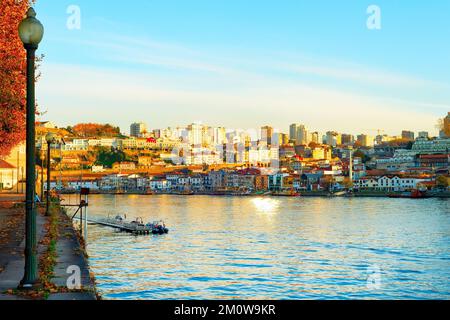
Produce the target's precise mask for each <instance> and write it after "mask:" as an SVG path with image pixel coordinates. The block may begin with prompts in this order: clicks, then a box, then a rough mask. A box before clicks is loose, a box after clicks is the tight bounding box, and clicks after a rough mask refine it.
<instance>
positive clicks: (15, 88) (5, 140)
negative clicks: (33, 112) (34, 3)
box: [0, 0, 30, 156]
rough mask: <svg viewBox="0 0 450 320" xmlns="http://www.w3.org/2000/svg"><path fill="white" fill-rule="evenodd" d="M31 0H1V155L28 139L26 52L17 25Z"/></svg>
mask: <svg viewBox="0 0 450 320" xmlns="http://www.w3.org/2000/svg"><path fill="white" fill-rule="evenodd" d="M29 4H30V3H29V1H26V0H23V1H17V0H1V1H0V156H1V155H7V154H8V153H9V152H10V150H11V149H12V148H13V147H14V146H15V145H16V144H18V143H19V142H20V141H23V140H24V139H25V122H26V117H25V112H26V110H25V108H26V52H25V49H24V47H23V44H22V42H21V41H20V38H19V33H18V26H19V23H20V21H22V19H23V18H24V16H25V13H26V11H27V8H28V6H29Z"/></svg>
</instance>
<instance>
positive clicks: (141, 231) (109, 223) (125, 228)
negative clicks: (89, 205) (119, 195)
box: [76, 218, 153, 235]
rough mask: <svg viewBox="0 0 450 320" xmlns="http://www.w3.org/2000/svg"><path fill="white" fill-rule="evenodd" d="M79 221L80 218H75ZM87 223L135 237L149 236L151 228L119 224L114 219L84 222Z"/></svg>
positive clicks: (90, 219)
mask: <svg viewBox="0 0 450 320" xmlns="http://www.w3.org/2000/svg"><path fill="white" fill-rule="evenodd" d="M76 219H77V220H80V218H76ZM86 221H87V222H88V223H91V224H97V225H100V226H104V227H111V228H114V229H118V230H120V231H122V232H128V233H133V234H135V235H149V234H152V231H153V228H152V227H150V226H143V225H139V224H137V223H127V222H123V223H119V222H118V221H117V220H115V219H92V218H89V219H87V220H86Z"/></svg>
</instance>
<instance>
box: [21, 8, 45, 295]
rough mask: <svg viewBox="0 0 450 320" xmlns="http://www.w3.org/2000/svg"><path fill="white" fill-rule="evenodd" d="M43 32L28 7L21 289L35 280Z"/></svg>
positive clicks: (24, 28)
mask: <svg viewBox="0 0 450 320" xmlns="http://www.w3.org/2000/svg"><path fill="white" fill-rule="evenodd" d="M43 36H44V27H43V26H42V24H41V23H40V22H39V20H37V19H36V12H35V11H34V9H33V8H29V9H28V11H27V14H26V18H25V19H23V20H22V22H21V23H20V25H19V37H20V40H22V42H23V45H24V47H25V49H26V51H27V111H26V114H27V115H26V117H27V118H26V122H27V124H26V135H27V147H26V149H27V151H26V157H27V161H26V166H27V167H26V170H27V172H26V179H27V183H26V209H25V213H26V227H25V274H24V277H23V279H22V281H21V287H22V288H24V289H30V288H33V287H34V286H35V285H36V283H37V281H38V270H37V252H36V251H37V247H36V198H35V195H36V158H35V156H36V154H35V153H36V150H35V148H36V141H35V113H36V101H35V96H34V95H35V91H34V89H35V88H34V81H35V73H34V60H35V54H36V50H37V48H38V45H39V43H40V42H41V40H42V37H43Z"/></svg>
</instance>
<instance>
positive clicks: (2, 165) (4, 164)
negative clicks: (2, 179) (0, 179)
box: [0, 159, 16, 169]
mask: <svg viewBox="0 0 450 320" xmlns="http://www.w3.org/2000/svg"><path fill="white" fill-rule="evenodd" d="M15 168H16V167H15V166H13V165H12V164H10V163H8V162H6V161H5V160H2V159H0V169H15Z"/></svg>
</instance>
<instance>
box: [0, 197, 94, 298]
mask: <svg viewBox="0 0 450 320" xmlns="http://www.w3.org/2000/svg"><path fill="white" fill-rule="evenodd" d="M36 221H37V243H38V246H37V254H38V261H39V279H40V282H39V284H38V285H37V286H36V288H35V290H31V291H20V290H17V288H18V287H19V284H20V281H21V279H22V277H23V272H24V266H25V257H24V249H25V237H24V234H25V232H24V231H25V208H24V203H23V195H8V196H5V195H1V196H0V222H1V223H0V300H30V299H31V300H96V299H98V296H97V294H96V289H95V280H94V278H93V276H92V275H91V273H90V271H89V264H88V260H87V255H86V253H85V248H84V245H83V242H82V240H81V241H80V238H79V236H78V234H77V232H76V231H75V229H74V228H73V226H72V223H71V221H70V219H69V218H68V217H67V215H66V214H65V213H64V211H63V210H62V208H61V207H60V206H59V205H53V206H52V208H51V215H50V216H46V215H45V209H44V208H43V207H39V208H38V213H37V216H36ZM69 267H71V268H69ZM72 269H73V270H79V271H80V281H77V280H76V281H74V282H71V281H70V280H71V279H76V277H77V276H76V275H74V274H73V271H71V270H72ZM68 271H71V272H72V273H68ZM71 276H72V277H71ZM68 280H69V283H74V284H75V285H74V286H70V288H68ZM77 283H80V284H81V286H77V285H76V284H77Z"/></svg>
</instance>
